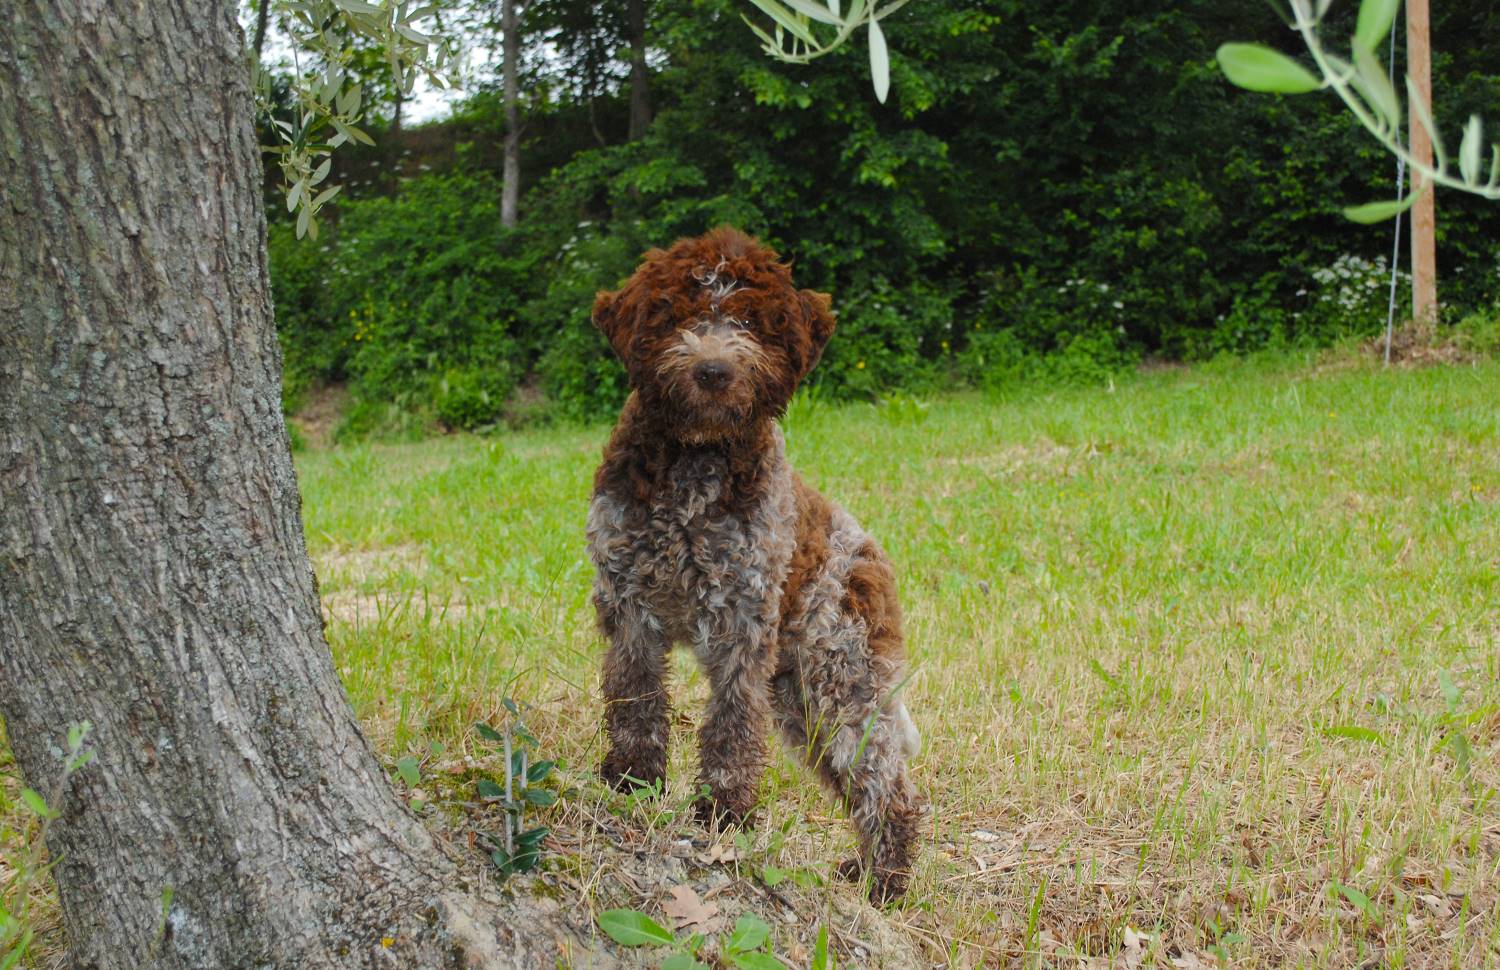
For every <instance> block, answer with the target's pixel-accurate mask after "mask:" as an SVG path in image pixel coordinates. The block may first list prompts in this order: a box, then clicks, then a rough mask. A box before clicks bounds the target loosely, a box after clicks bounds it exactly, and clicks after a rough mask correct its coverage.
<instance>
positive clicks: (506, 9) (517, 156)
mask: <svg viewBox="0 0 1500 970" xmlns="http://www.w3.org/2000/svg"><path fill="white" fill-rule="evenodd" d="M517 2H518V0H500V30H501V32H502V34H504V36H503V37H502V38H501V57H503V58H504V59H505V63H504V64H502V65H501V69H502V71H503V72H504V76H505V167H504V170H503V172H502V173H501V174H502V177H503V179H504V182H503V184H502V185H501V187H500V224H501V225H502V226H505V227H506V228H511V227H514V226H515V224H516V216H517V214H518V213H519V211H520V202H521V118H520V106H519V101H520V99H521V80H520V63H519V62H520V60H521V31H520V28H519V27H518V26H517V21H518V20H519V18H518V17H517V16H516V5H517Z"/></svg>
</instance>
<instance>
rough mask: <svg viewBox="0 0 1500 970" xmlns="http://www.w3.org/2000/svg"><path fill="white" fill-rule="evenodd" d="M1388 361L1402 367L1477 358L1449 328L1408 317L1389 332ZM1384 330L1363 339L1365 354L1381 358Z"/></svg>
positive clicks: (1425, 365) (1465, 360)
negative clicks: (1378, 334) (1365, 339)
mask: <svg viewBox="0 0 1500 970" xmlns="http://www.w3.org/2000/svg"><path fill="white" fill-rule="evenodd" d="M1390 343H1391V363H1392V364H1396V365H1399V366H1402V367H1430V366H1432V365H1434V364H1462V363H1467V362H1469V361H1471V360H1475V359H1477V356H1478V355H1476V354H1474V353H1473V352H1471V351H1469V350H1467V349H1466V348H1464V347H1463V346H1462V345H1461V344H1460V343H1459V340H1458V336H1457V335H1456V334H1454V333H1453V331H1452V328H1439V327H1437V326H1436V325H1435V324H1433V323H1431V322H1421V323H1419V322H1417V321H1416V320H1408V321H1406V322H1405V323H1403V324H1402V325H1401V326H1399V327H1397V328H1396V329H1395V331H1394V332H1393V333H1392V334H1391V341H1390ZM1385 344H1386V337H1385V334H1381V335H1380V336H1378V337H1372V338H1370V339H1369V340H1367V341H1365V342H1364V344H1363V345H1362V349H1363V350H1364V352H1365V354H1366V355H1368V356H1370V357H1374V358H1375V359H1377V360H1381V361H1383V360H1385Z"/></svg>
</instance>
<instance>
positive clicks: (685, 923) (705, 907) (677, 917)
mask: <svg viewBox="0 0 1500 970" xmlns="http://www.w3.org/2000/svg"><path fill="white" fill-rule="evenodd" d="M661 911H662V912H663V913H664V914H666V917H667V918H668V919H670V920H671V921H672V928H673V929H676V930H680V929H685V928H688V927H696V928H697V930H698V931H700V932H704V933H706V932H708V931H709V930H708V922H709V921H710V920H712V919H713V918H714V917H715V916H717V915H719V907H718V904H716V903H705V902H704V901H703V900H702V899H700V898H698V893H697V891H696V890H694V889H693V887H692V886H673V887H672V890H671V895H670V896H669V897H668V898H666V899H664V900H662V903H661Z"/></svg>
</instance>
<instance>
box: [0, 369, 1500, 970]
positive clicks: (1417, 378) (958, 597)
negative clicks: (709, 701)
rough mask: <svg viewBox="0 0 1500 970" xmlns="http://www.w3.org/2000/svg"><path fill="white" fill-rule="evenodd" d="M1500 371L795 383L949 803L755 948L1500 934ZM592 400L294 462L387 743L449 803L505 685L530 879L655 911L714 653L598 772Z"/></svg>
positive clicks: (590, 900) (790, 852) (807, 868)
mask: <svg viewBox="0 0 1500 970" xmlns="http://www.w3.org/2000/svg"><path fill="white" fill-rule="evenodd" d="M1497 392H1500V362H1496V361H1489V362H1484V363H1480V364H1465V365H1462V366H1452V367H1432V368H1426V369H1409V370H1408V369H1398V370H1392V371H1382V370H1379V369H1377V368H1373V367H1371V366H1369V365H1368V364H1365V363H1362V362H1360V361H1357V360H1354V359H1352V358H1348V357H1342V358H1340V357H1333V358H1323V359H1321V361H1317V360H1312V359H1306V360H1289V359H1285V358H1281V359H1267V360H1260V361H1248V362H1244V361H1242V362H1237V363H1226V364H1222V365H1210V366H1205V367H1199V368H1194V369H1190V370H1187V369H1185V370H1167V371H1158V372H1155V373H1151V374H1146V375H1141V376H1139V377H1135V378H1132V379H1130V380H1128V381H1124V382H1121V383H1120V384H1118V386H1115V387H1113V388H1099V389H1093V390H1079V391H1070V392H1058V393H1040V392H1038V393H1034V394H1031V395H1023V396H1017V397H1015V398H1014V399H1008V400H1003V401H993V400H986V399H983V398H980V397H977V396H962V395H956V396H951V397H943V398H938V399H935V400H932V401H930V402H926V403H927V406H926V407H925V408H924V407H923V406H921V403H920V402H913V401H909V400H908V401H901V402H897V404H896V405H894V406H888V407H883V408H876V407H871V406H869V405H847V406H836V407H835V406H827V405H823V404H819V403H818V402H816V401H814V400H812V399H808V398H799V399H798V400H797V401H796V402H795V404H794V407H793V409H792V412H791V414H790V415H789V418H788V421H787V439H788V445H789V448H790V451H791V454H792V458H793V461H794V462H795V464H796V465H797V467H798V468H799V469H800V470H801V472H802V473H803V475H804V476H805V477H806V478H807V479H808V480H809V481H810V482H812V483H813V484H815V485H816V486H818V487H820V488H821V489H823V490H824V491H825V492H826V493H827V494H828V495H830V496H831V497H833V498H835V499H836V500H837V501H839V502H841V503H842V504H844V505H845V506H846V507H848V508H849V509H850V510H851V511H852V512H853V513H854V514H855V515H856V516H857V517H858V518H859V519H860V520H861V521H862V522H863V523H864V525H865V526H866V528H867V529H868V530H869V531H870V532H871V533H872V534H874V535H875V536H877V537H878V538H879V539H880V541H881V542H882V543H883V544H884V545H885V547H886V549H887V550H888V551H889V553H890V555H891V558H892V559H893V561H894V562H895V564H896V567H897V575H898V579H899V582H900V587H901V596H902V600H903V603H904V606H905V610H906V615H907V629H908V635H909V640H910V653H911V658H912V665H913V669H914V676H913V677H912V680H911V682H910V684H909V685H908V687H907V689H906V690H907V694H906V696H907V698H908V701H909V704H910V707H911V709H912V711H913V714H914V716H915V717H916V719H917V721H918V723H919V725H920V726H921V728H922V729H923V733H924V735H925V740H926V747H925V749H924V752H923V753H922V755H921V756H920V757H919V758H918V759H917V761H916V765H915V770H916V775H917V778H918V780H919V783H920V785H921V786H922V787H923V788H924V789H925V790H926V791H927V793H928V794H929V795H930V797H931V799H932V803H933V807H934V816H933V828H932V832H931V835H930V838H929V839H927V840H926V841H925V842H924V844H923V846H922V850H921V857H920V862H919V865H918V871H917V873H916V879H915V880H914V885H913V888H912V891H911V893H910V895H909V898H908V899H907V901H906V902H905V904H904V905H902V906H899V907H896V908H894V909H892V910H890V911H889V912H888V913H886V914H885V917H884V919H883V920H880V921H874V922H872V919H873V916H872V915H871V914H869V912H868V911H867V910H861V909H860V904H859V903H858V896H857V894H858V890H857V889H856V888H855V887H852V886H847V885H843V884H839V883H837V882H836V881H834V880H828V881H826V882H825V883H824V884H823V885H822V886H821V888H820V887H819V886H818V885H816V884H812V885H811V888H809V887H808V886H806V885H804V886H801V887H800V888H799V887H794V886H792V885H791V883H783V884H782V888H781V889H780V890H777V892H779V893H781V894H782V898H783V899H788V898H790V899H792V901H793V902H794V903H795V902H798V901H799V900H807V899H810V900H812V905H813V907H814V912H813V913H812V915H811V916H808V917H807V920H808V922H807V924H806V925H805V926H801V927H791V926H789V925H784V924H783V923H782V922H780V921H778V920H777V919H772V920H771V922H773V924H775V925H776V927H777V930H776V932H777V936H776V939H775V941H774V942H775V944H776V946H777V952H778V953H780V954H782V955H783V956H787V957H789V958H790V959H792V961H793V962H794V963H795V964H799V965H806V962H807V961H806V958H805V953H806V947H807V945H809V941H810V940H811V938H812V936H813V935H815V934H816V923H817V922H818V921H819V920H826V921H827V922H828V923H829V925H830V926H831V927H832V929H833V931H834V939H835V943H836V945H837V946H839V947H841V948H842V949H844V950H845V951H846V953H847V951H848V950H849V949H850V947H852V946H853V945H854V944H853V943H851V942H850V941H851V940H853V941H856V942H857V941H859V940H865V941H869V940H877V941H878V940H880V939H885V940H887V941H889V940H895V941H897V942H904V943H906V944H909V945H910V946H913V947H915V948H917V949H918V950H920V951H922V953H923V956H924V958H925V959H926V961H927V962H928V963H929V964H944V963H948V964H952V965H958V966H994V965H997V964H1014V963H1036V964H1041V965H1063V966H1075V965H1082V964H1087V963H1088V962H1089V961H1090V960H1092V961H1094V962H1095V963H1097V964H1099V965H1110V964H1126V963H1131V962H1132V961H1134V960H1135V959H1136V958H1138V957H1139V958H1140V960H1141V962H1143V963H1144V964H1145V965H1154V964H1159V965H1163V966H1168V965H1171V961H1172V960H1174V959H1176V960H1178V961H1187V960H1189V959H1191V958H1197V959H1201V960H1205V961H1206V960H1208V959H1210V957H1212V956H1216V955H1217V956H1221V957H1223V958H1225V959H1227V960H1229V961H1231V962H1234V963H1236V964H1237V965H1239V964H1243V965H1261V966H1286V965H1309V966H1333V965H1338V966H1351V965H1358V964H1363V963H1366V962H1368V963H1369V964H1370V965H1382V966H1393V967H1401V966H1451V967H1456V968H1457V967H1463V968H1467V967H1479V966H1500V919H1497V916H1496V906H1497V898H1500V821H1497V820H1500V802H1497V800H1496V798H1495V791H1496V788H1497V786H1500V770H1497V766H1496V755H1497V754H1500V649H1497V648H1500V642H1497V638H1500V404H1497V401H1500V395H1497ZM606 433H607V428H604V427H594V428H588V429H573V430H568V429H562V430H556V429H554V430H544V431H530V432H525V433H516V434H508V435H502V436H498V437H492V438H476V437H467V436H463V437H448V438H439V439H433V440H428V441H425V442H420V443H415V444H400V445H395V444H390V445H383V444H369V445H362V446H357V447H339V448H336V449H333V450H328V451H313V452H307V453H304V454H302V455H301V456H300V457H299V461H298V464H299V471H300V475H301V482H302V488H303V493H304V499H305V501H304V515H305V520H306V523H307V533H308V540H309V546H310V550H311V552H312V555H313V558H314V562H315V564H316V566H317V571H318V574H319V577H320V580H321V584H322V594H323V597H324V604H325V608H326V610H327V612H328V613H329V615H330V624H329V634H330V639H331V641H332V644H333V649H334V653H335V656H336V660H337V662H338V666H339V669H340V671H341V672H342V675H343V677H344V680H345V682H346V684H347V685H348V687H349V690H350V693H351V695H352V697H353V699H354V702H355V704H356V706H357V708H358V710H359V712H360V715H361V717H362V719H363V720H364V722H365V724H366V725H367V728H368V731H369V733H370V735H371V737H372V738H373V740H374V742H375V744H376V747H377V748H378V749H379V750H380V752H381V754H382V756H383V757H384V758H385V759H386V760H387V762H388V763H392V764H394V762H395V760H396V759H397V758H399V757H402V756H406V755H416V756H417V757H418V758H419V759H420V767H419V772H420V775H421V787H422V788H424V789H426V790H425V791H424V792H422V795H421V797H422V799H423V800H424V801H426V800H430V797H431V796H432V795H433V794H434V793H435V794H436V796H437V797H436V799H435V800H436V801H437V802H438V804H439V806H440V807H439V809H438V813H437V817H438V818H440V819H443V820H444V821H443V822H441V823H440V824H445V825H451V826H456V827H457V828H459V829H462V828H463V827H465V826H466V825H468V826H473V825H475V824H477V823H475V822H474V821H473V819H469V820H467V821H466V820H465V817H464V816H463V814H462V813H460V812H458V811H457V810H456V809H454V808H453V802H452V799H453V797H454V796H455V795H456V796H458V797H463V794H464V792H465V791H467V790H469V789H471V787H472V778H473V774H474V772H475V771H476V770H480V771H483V770H487V769H491V768H492V767H493V764H494V759H493V757H487V756H486V754H485V752H484V751H483V749H482V748H481V747H479V746H477V745H476V743H475V739H474V735H473V732H472V730H471V726H472V725H473V723H474V722H476V721H480V720H485V721H490V722H492V723H496V724H498V723H500V722H501V721H503V720H504V719H505V716H506V715H505V714H504V711H503V708H502V699H503V698H504V697H506V696H510V697H514V698H516V699H518V700H520V701H523V702H525V703H528V704H529V705H531V707H530V713H529V714H528V724H529V726H530V727H531V729H532V730H533V731H534V732H535V733H536V734H537V736H538V737H539V739H540V743H541V752H542V754H543V755H545V756H547V757H556V758H559V759H560V760H561V761H562V762H563V768H562V769H561V771H560V774H559V777H560V778H561V779H562V780H563V782H564V786H565V787H566V788H567V789H568V792H567V794H566V795H565V797H564V799H563V801H562V803H561V804H560V805H559V806H557V807H555V808H553V809H549V810H546V811H545V812H542V813H540V814H539V816H538V817H540V819H541V820H542V821H543V822H544V823H545V824H549V825H551V826H552V827H553V828H554V830H555V831H556V832H557V833H558V839H557V840H556V841H555V843H554V844H553V845H552V846H551V847H550V851H549V857H548V862H547V863H546V866H547V867H548V868H549V870H550V872H551V873H552V876H551V877H549V878H553V879H554V880H555V885H556V887H557V889H556V891H557V892H559V893H566V894H567V898H568V899H569V902H570V905H572V904H573V903H574V902H575V901H576V900H579V899H581V905H582V906H583V907H585V911H587V910H592V911H594V912H597V911H599V910H601V909H605V908H609V907H610V906H614V905H629V906H636V907H639V908H642V909H647V910H650V911H652V912H653V913H657V912H659V911H657V910H656V909H655V907H656V905H657V901H658V900H659V899H660V898H661V896H662V892H663V890H662V888H661V885H660V884H658V883H655V882H651V881H650V879H647V878H645V877H643V876H642V875H641V870H640V868H639V867H640V866H641V865H644V864H645V863H644V862H643V861H642V860H643V859H648V858H657V857H660V858H662V859H665V858H666V850H667V848H669V846H670V844H671V843H672V842H673V841H674V840H678V839H680V838H683V837H693V836H696V837H699V838H701V837H702V835H703V833H702V832H701V831H699V830H697V829H695V828H694V827H693V826H692V825H691V823H689V822H688V821H686V820H685V818H684V817H683V816H682V815H681V814H674V812H673V811H672V809H673V808H674V807H680V806H681V805H683V804H684V800H685V799H686V797H687V796H688V795H689V782H690V779H691V778H692V773H693V768H692V763H693V750H692V748H693V743H692V731H693V725H694V722H695V719H696V716H697V713H698V710H699V708H700V706H701V702H702V699H703V696H704V690H705V688H704V685H703V684H702V682H701V679H700V678H699V677H698V676H697V674H696V672H695V671H694V669H693V666H692V664H691V662H690V660H689V659H688V658H686V657H679V661H680V662H679V663H678V665H677V669H678V671H679V673H680V677H679V685H678V693H679V696H680V698H681V699H682V701H683V703H682V705H681V710H682V715H683V716H682V719H681V723H680V724H679V725H678V726H677V728H676V730H675V734H674V741H673V745H674V747H673V769H672V783H671V785H670V787H669V790H668V792H667V793H666V797H665V798H664V799H663V800H662V801H661V803H660V805H659V806H653V805H652V804H651V803H641V804H629V803H627V802H626V800H625V799H623V798H622V797H620V796H611V795H608V794H606V793H604V792H603V791H602V789H600V787H599V786H597V785H596V784H593V783H592V782H591V781H590V779H591V777H592V770H593V768H594V766H596V765H597V764H598V760H599V757H600V755H601V753H602V748H601V746H602V737H601V733H600V730H599V723H600V717H601V710H600V702H599V698H598V694H597V674H596V668H597V663H598V658H599V655H600V653H601V646H602V645H601V643H600V640H599V638H598V636H597V634H596V633H595V630H594V626H593V611H592V607H591V605H590V603H589V599H588V594H589V584H590V579H591V574H590V568H589V566H588V564H587V561H586V558H585V556H584V543H583V521H584V515H585V510H586V507H587V502H588V493H589V487H590V479H591V474H592V470H593V467H594V464H595V462H596V461H597V458H598V455H599V451H600V448H601V446H602V444H603V440H604V437H605V435H606ZM434 742H438V743H439V744H440V746H441V747H440V748H434V746H433V743H434ZM403 787H404V786H403ZM764 792H765V796H766V798H765V802H766V804H765V810H764V812H763V822H762V826H761V828H760V829H759V830H758V832H757V833H756V834H755V835H754V836H753V837H751V838H747V839H742V840H741V846H740V850H739V854H740V860H739V861H738V862H736V863H734V864H733V866H732V867H731V869H732V872H733V874H735V875H736V876H737V877H744V878H743V879H741V880H740V881H738V882H736V883H734V886H738V887H741V888H744V887H745V886H746V885H750V884H754V885H759V882H758V881H757V878H758V877H761V876H763V875H764V866H765V865H774V866H776V867H778V868H780V869H783V870H787V871H794V872H796V873H798V874H814V875H816V876H818V877H822V876H823V875H826V874H827V873H828V872H829V871H830V869H831V867H832V865H833V864H835V863H836V862H837V861H838V860H839V859H841V858H843V857H844V856H845V855H847V854H848V852H849V850H850V848H851V846H852V839H851V837H850V835H849V833H848V830H847V827H846V826H845V825H844V824H843V822H842V821H841V820H840V819H839V818H838V813H837V812H836V811H835V810H834V809H833V807H832V806H831V805H830V804H829V803H828V801H827V800H826V799H825V798H824V797H823V795H822V793H821V792H820V791H819V790H818V789H817V787H816V786H815V785H814V784H813V783H812V781H811V780H810V779H809V778H808V777H807V776H806V775H805V774H804V773H803V772H802V770H801V769H800V768H799V767H797V766H796V764H795V763H794V761H793V759H791V758H788V757H787V756H785V755H779V756H778V760H777V761H776V763H775V764H773V766H772V768H771V770H770V771H769V772H768V775H767V779H766V782H765V784H764ZM12 795H13V792H12ZM445 799H446V801H445ZM445 805H446V808H444V807H443V806H445ZM481 827H482V826H481ZM3 848H4V847H3V846H0V849H3ZM3 854H4V853H0V856H3ZM714 866H718V868H719V869H722V868H723V867H722V866H719V864H718V863H714V864H713V866H710V867H709V868H710V869H713V868H714ZM632 867H634V868H632ZM696 871H697V872H698V873H699V875H702V873H703V872H706V871H709V870H704V869H699V870H696ZM620 873H625V874H626V875H628V876H629V878H628V879H624V878H616V877H617V875H619V874H620ZM674 878H682V877H681V876H680V875H679V876H677V877H674ZM802 881H803V882H806V881H807V880H802ZM0 882H3V880H0ZM719 884H720V885H722V882H721V883H719ZM698 885H699V888H700V889H703V888H704V886H705V885H707V883H705V882H703V881H701V880H700V881H699V883H698ZM730 888H733V887H730ZM549 891H550V890H549ZM726 892H727V891H726ZM756 892H758V893H761V895H759V896H757V895H756V893H751V894H750V895H751V896H753V897H754V898H757V899H762V903H763V904H764V905H765V906H771V903H770V902H767V901H766V900H769V899H770V898H772V897H769V896H766V895H765V894H764V892H763V891H760V890H757V891H756ZM798 893H801V895H797V894H798ZM717 898H718V899H719V901H720V902H724V901H725V900H726V899H727V898H728V895H721V896H719V897H717ZM772 908H773V909H774V907H772ZM861 912H863V913H864V914H865V915H859V914H860V913H861ZM820 913H821V915H820ZM851 914H853V915H851ZM773 915H774V914H773ZM851 921H853V922H851ZM851 927H852V928H851ZM1127 931H1128V932H1127ZM881 933H885V934H887V935H886V936H884V937H882V936H880V935H879V934H881ZM892 934H893V935H892ZM1137 934H1144V937H1140V936H1138V935H1137ZM1132 944H1133V945H1132ZM880 945H881V944H879V943H878V942H877V943H876V944H874V946H875V948H876V949H879V948H880ZM1179 965H1183V964H1182V963H1181V962H1179Z"/></svg>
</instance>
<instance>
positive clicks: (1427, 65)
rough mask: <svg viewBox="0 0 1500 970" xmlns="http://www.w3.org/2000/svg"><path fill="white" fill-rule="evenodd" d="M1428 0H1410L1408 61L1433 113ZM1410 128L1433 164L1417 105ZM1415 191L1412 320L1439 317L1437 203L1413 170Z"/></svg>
mask: <svg viewBox="0 0 1500 970" xmlns="http://www.w3.org/2000/svg"><path fill="white" fill-rule="evenodd" d="M1427 4H1428V0H1407V3H1406V63H1407V71H1408V73H1409V74H1410V75H1411V80H1412V84H1413V86H1414V87H1415V88H1416V90H1417V97H1419V98H1421V99H1422V103H1423V104H1424V105H1426V107H1427V114H1428V117H1431V116H1432V43H1431V35H1430V33H1429V31H1428V16H1427V10H1428V7H1427ZM1408 115H1409V116H1410V117H1409V119H1408V121H1407V127H1408V130H1409V132H1410V138H1411V153H1412V157H1413V158H1415V159H1416V160H1417V162H1418V163H1420V164H1423V165H1428V166H1431V165H1432V139H1431V137H1429V135H1428V134H1427V129H1426V128H1424V127H1422V123H1421V122H1420V121H1418V120H1417V117H1418V112H1417V109H1416V107H1415V106H1413V107H1412V109H1411V111H1409V112H1408ZM1412 174H1413V178H1412V191H1419V192H1421V193H1422V195H1421V198H1419V199H1417V203H1416V205H1414V206H1413V207H1412V210H1411V287H1412V308H1411V315H1412V319H1414V320H1418V321H1435V320H1436V319H1437V203H1436V200H1435V199H1434V198H1433V194H1434V193H1433V190H1432V187H1431V186H1430V185H1428V184H1426V180H1425V179H1423V178H1422V176H1420V175H1418V174H1417V173H1415V172H1414V173H1412Z"/></svg>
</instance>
